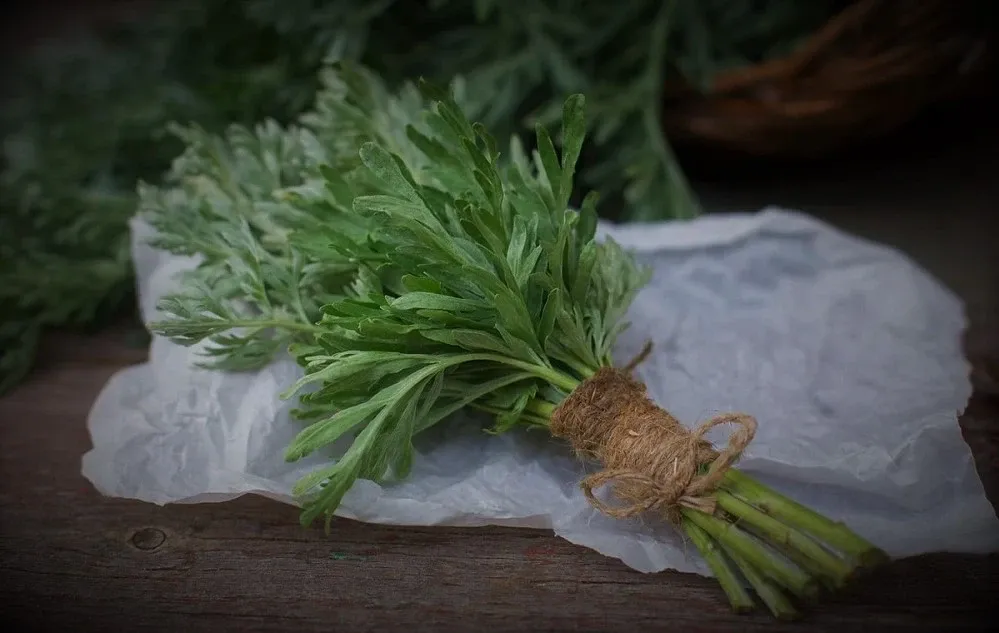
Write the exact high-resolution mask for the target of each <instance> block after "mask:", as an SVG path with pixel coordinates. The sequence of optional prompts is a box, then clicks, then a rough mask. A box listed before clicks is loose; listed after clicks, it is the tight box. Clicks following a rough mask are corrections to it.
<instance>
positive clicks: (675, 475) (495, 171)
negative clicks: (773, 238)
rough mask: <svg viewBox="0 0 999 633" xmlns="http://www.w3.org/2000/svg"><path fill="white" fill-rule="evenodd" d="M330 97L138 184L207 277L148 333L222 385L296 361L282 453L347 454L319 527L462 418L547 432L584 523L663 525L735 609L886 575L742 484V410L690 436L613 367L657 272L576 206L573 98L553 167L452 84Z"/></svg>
mask: <svg viewBox="0 0 999 633" xmlns="http://www.w3.org/2000/svg"><path fill="white" fill-rule="evenodd" d="M324 82H325V87H324V89H323V91H322V92H321V93H320V96H319V98H318V100H317V104H316V107H315V108H314V109H313V111H312V112H310V113H308V114H307V115H306V116H304V117H303V119H302V120H301V121H300V123H299V124H297V125H294V126H286V127H282V126H279V125H278V124H276V123H268V124H264V125H261V126H258V127H257V128H256V129H254V130H250V129H247V128H245V127H239V126H234V127H232V128H231V129H230V130H229V132H228V133H227V134H226V135H225V136H223V137H220V136H214V135H211V134H208V133H206V132H204V131H202V130H198V129H196V128H188V129H185V130H181V131H180V133H181V135H182V137H183V138H184V139H185V141H186V143H187V150H186V152H185V153H184V154H183V155H182V156H181V157H180V158H179V159H178V160H177V161H176V162H175V165H174V169H173V171H172V173H171V178H170V180H169V185H168V186H163V187H150V186H146V187H144V188H143V190H142V200H143V201H142V206H141V216H142V217H143V218H144V219H145V221H147V222H148V223H149V224H150V225H151V226H152V227H154V229H155V236H154V237H153V238H152V243H153V244H154V245H155V246H156V247H157V248H159V249H162V250H166V251H169V252H172V253H175V254H181V255H193V256H195V257H196V258H197V260H198V264H197V266H196V267H195V268H193V269H191V270H190V271H189V272H187V273H185V274H184V275H183V277H182V278H181V279H180V285H179V289H178V290H177V291H176V292H174V293H173V294H171V295H168V296H166V297H164V298H163V299H162V300H161V303H160V311H161V314H162V318H160V319H159V320H157V321H156V322H154V323H151V324H150V328H151V330H152V331H153V332H155V333H157V334H159V335H162V336H165V337H168V338H169V339H171V340H173V341H175V342H177V343H180V344H182V345H189V346H191V345H198V346H199V347H200V348H201V351H202V352H203V353H204V354H205V361H204V364H205V366H206V367H214V368H218V369H222V370H239V369H250V368H254V367H261V366H263V365H264V364H266V363H269V362H270V361H271V360H272V359H273V358H274V357H275V355H277V354H281V353H283V351H284V350H285V349H287V350H288V351H289V352H290V354H291V355H292V356H293V357H294V358H295V359H296V360H297V361H298V363H299V365H300V367H301V369H302V371H303V376H302V377H301V379H300V380H299V381H298V382H297V383H296V384H294V385H291V386H289V389H288V390H287V392H286V393H285V394H283V397H286V398H297V401H298V403H299V407H298V408H297V409H296V411H295V415H296V417H297V418H298V419H300V420H301V423H302V424H303V428H302V430H301V431H300V433H299V434H298V435H297V437H296V438H295V439H294V441H293V442H292V443H291V445H290V446H288V447H287V451H286V458H287V459H288V460H289V461H296V460H299V459H301V458H303V457H304V456H307V455H312V454H316V453H320V454H322V453H324V452H328V451H330V446H331V444H332V443H334V442H335V441H337V440H341V439H350V441H351V443H350V445H349V448H348V449H347V450H346V451H345V452H344V453H343V454H342V455H340V456H339V457H336V458H334V457H331V459H330V463H329V465H328V466H326V467H323V468H320V469H319V470H317V471H315V472H312V473H311V474H309V475H307V476H306V477H304V478H303V479H301V480H300V481H299V482H298V483H297V485H296V486H295V489H294V493H295V495H296V496H297V497H298V498H299V499H300V500H301V503H302V505H303V513H302V522H303V524H305V525H309V524H311V523H312V522H314V521H315V520H316V519H320V518H323V519H325V521H326V526H327V529H330V522H331V520H332V518H333V516H334V513H335V511H336V510H337V508H338V506H339V504H340V502H341V500H342V499H343V497H344V495H345V494H346V493H347V492H348V490H350V489H351V487H352V486H353V485H354V483H355V482H356V481H357V480H358V479H367V480H372V481H377V482H380V483H385V484H391V483H392V482H395V481H400V480H402V479H404V478H406V477H407V476H408V474H409V472H410V469H411V465H412V461H413V455H414V449H413V438H414V437H415V436H416V435H417V434H419V433H421V432H423V431H425V430H426V429H428V428H430V427H432V426H434V425H436V424H439V423H441V422H443V421H445V420H449V419H451V418H452V417H453V416H454V415H455V414H457V413H459V412H473V413H475V414H478V415H484V416H486V417H487V419H488V418H491V419H492V420H493V424H492V425H491V426H490V427H489V429H488V431H489V432H492V433H508V432H521V431H523V430H528V429H533V430H535V431H540V432H546V433H549V434H550V435H551V436H552V437H553V438H556V439H557V440H558V441H559V442H562V443H564V444H565V445H566V446H567V447H570V448H572V449H574V450H575V451H576V453H577V454H578V455H579V457H580V458H581V459H584V460H587V461H590V460H593V461H596V462H597V463H599V465H600V467H601V469H600V470H599V471H598V472H596V473H595V474H593V475H590V476H588V477H586V478H585V479H583V481H582V482H581V485H582V487H583V490H584V492H585V493H586V495H587V497H588V498H589V500H590V502H591V503H592V504H593V506H594V507H596V508H597V509H599V510H600V511H602V512H604V513H606V514H608V515H610V516H613V517H618V518H622V519H623V518H626V517H630V516H636V515H639V514H643V513H649V514H654V515H657V516H660V517H663V518H665V519H666V520H668V521H669V522H670V523H672V524H673V525H674V526H676V527H677V529H679V530H681V531H682V532H683V533H684V534H685V535H686V537H687V538H689V540H690V541H691V542H693V543H694V545H696V547H697V549H698V550H699V551H700V553H701V554H702V555H703V557H704V559H705V560H706V562H707V563H708V565H709V566H710V568H711V569H712V570H713V572H714V575H715V576H716V577H717V579H718V581H719V583H720V585H721V587H722V589H723V590H724V592H725V593H726V594H727V596H728V598H729V600H730V602H731V604H732V606H733V608H734V609H736V610H738V611H747V610H751V609H753V608H754V606H755V604H756V603H755V600H754V598H753V596H752V594H751V592H750V590H751V591H752V592H754V593H755V594H756V596H757V597H758V598H759V600H761V601H762V602H763V603H764V604H765V605H766V606H767V607H768V608H769V609H770V611H771V612H772V613H773V614H775V615H776V616H777V617H780V618H792V617H795V616H797V615H798V614H799V611H798V609H799V606H800V605H801V604H806V603H808V602H809V601H812V600H814V599H816V598H817V597H819V595H820V593H821V591H822V590H823V589H836V588H839V587H842V586H843V585H844V584H845V583H846V582H847V581H848V580H849V579H850V578H851V577H852V576H853V575H854V574H855V573H856V572H858V571H860V570H863V569H865V568H869V567H871V566H875V565H877V564H879V563H881V562H883V561H885V560H886V559H887V557H886V555H885V554H884V553H883V552H882V551H881V550H880V549H878V548H877V547H875V546H874V545H872V544H871V543H869V542H867V541H866V540H864V539H863V538H861V537H860V536H858V535H857V534H855V533H854V532H852V531H851V530H850V529H849V528H848V527H846V526H844V525H842V524H841V523H838V522H836V521H835V520H833V519H830V518H826V517H824V516H821V515H820V514H818V513H816V512H814V511H812V510H810V509H809V508H806V507H804V506H802V505H800V504H798V503H796V502H795V501H793V500H791V499H789V498H787V497H785V496H783V495H781V494H780V493H778V492H777V491H775V490H773V489H771V488H769V487H767V486H765V485H763V484H762V483H760V482H758V481H756V480H754V479H753V478H752V477H750V476H748V475H746V474H744V473H741V472H739V471H738V470H736V469H735V468H734V467H733V465H734V463H735V462H736V461H737V459H738V457H739V455H740V453H741V451H742V450H743V449H744V448H745V447H746V446H747V445H748V444H749V443H750V442H751V441H752V438H753V435H754V432H755V429H756V424H757V422H756V420H755V419H754V418H753V417H752V416H751V415H747V414H741V413H733V414H727V415H722V416H718V417H716V418H712V419H711V420H708V421H707V422H705V423H704V424H701V425H700V426H698V427H697V428H696V429H693V430H691V429H688V428H687V427H685V426H684V425H682V424H681V423H680V422H679V421H677V420H676V419H674V418H673V417H672V416H670V415H669V413H667V412H666V411H665V410H664V409H663V408H661V407H659V406H658V405H657V404H655V403H653V402H652V401H651V400H650V399H649V398H648V396H647V395H646V392H645V387H644V386H643V385H642V384H641V383H639V382H638V381H636V380H635V379H634V378H633V377H632V375H631V372H630V370H631V367H630V366H625V367H616V366H615V364H614V361H613V357H612V356H613V354H612V353H613V351H614V346H615V341H616V338H617V336H618V335H619V333H620V332H621V331H622V330H623V328H624V327H625V326H626V322H625V321H624V319H625V317H626V315H627V312H628V310H629V306H630V304H631V302H632V300H633V298H634V297H635V295H636V293H638V292H639V290H640V289H641V288H642V287H643V285H644V284H645V283H646V282H647V281H648V279H649V274H650V273H649V271H648V270H646V269H644V268H642V267H640V266H639V265H637V263H636V262H635V261H634V260H633V258H632V257H631V255H630V254H629V253H627V252H626V251H624V250H623V249H622V248H620V247H619V246H618V245H617V244H615V243H614V242H613V241H612V240H598V239H597V237H596V228H597V214H596V211H595V202H596V200H595V197H594V196H593V195H587V196H585V197H583V198H582V200H581V201H578V199H576V198H574V196H573V181H574V176H575V172H576V166H577V161H578V159H579V156H580V154H581V152H582V149H583V140H584V136H585V130H586V122H585V117H584V98H583V96H581V95H578V94H577V95H573V96H571V97H569V98H568V99H567V100H566V101H565V102H564V106H563V109H562V115H561V141H562V142H561V148H562V149H561V152H558V151H557V150H556V147H555V143H554V142H553V138H552V136H551V135H550V134H549V132H548V131H547V130H546V128H545V127H543V126H540V125H539V126H538V127H537V129H536V135H535V144H536V149H534V150H532V151H527V150H525V149H524V148H523V146H522V144H521V142H520V141H519V140H518V137H516V136H514V137H512V139H511V141H510V144H509V145H508V146H507V149H506V151H505V152H501V151H500V149H499V145H498V144H497V141H496V139H495V138H494V137H493V136H492V135H490V134H489V133H488V132H487V129H486V128H485V126H483V125H481V124H477V123H476V124H473V123H472V122H471V121H470V120H469V118H468V116H467V115H466V111H465V109H464V106H463V103H464V102H465V100H466V99H467V92H466V91H465V86H464V84H462V83H461V82H460V81H459V82H455V83H454V84H452V85H451V86H450V89H449V90H441V89H437V88H434V87H433V86H431V85H429V84H426V83H421V85H420V87H419V89H417V88H416V87H414V86H411V85H405V86H404V87H403V88H402V89H401V90H400V91H398V92H396V93H393V92H391V91H390V90H389V89H387V88H386V87H385V86H384V85H383V83H382V82H381V81H380V80H379V79H378V78H377V76H375V75H373V74H371V73H370V72H368V71H366V70H365V69H363V68H361V67H349V66H336V67H332V68H330V69H328V70H327V71H326V72H325V73H324ZM576 202H578V204H576ZM638 360H640V359H638ZM636 362H637V361H636ZM277 396H278V395H277V394H275V397H277ZM465 419H469V420H471V419H475V417H474V416H473V417H468V418H465ZM719 425H731V426H734V427H735V430H734V431H733V432H732V434H731V435H730V439H729V443H728V445H727V446H726V447H724V448H722V449H721V450H716V449H715V448H713V447H712V446H711V445H710V444H709V443H708V442H707V441H706V440H705V439H704V436H705V434H706V433H707V432H708V431H709V430H710V429H712V428H714V427H716V426H719ZM605 485H609V486H610V487H611V488H612V489H613V493H614V494H613V496H614V497H615V499H612V500H605V499H602V498H601V497H600V496H599V494H598V492H599V490H600V489H601V488H602V487H604V486H605ZM747 586H748V589H747Z"/></svg>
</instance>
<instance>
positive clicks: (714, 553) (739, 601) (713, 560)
mask: <svg viewBox="0 0 999 633" xmlns="http://www.w3.org/2000/svg"><path fill="white" fill-rule="evenodd" d="M683 530H684V532H686V533H687V536H689V537H690V540H691V541H693V543H694V546H696V547H697V551H698V552H700V553H701V556H702V557H703V558H704V560H705V562H707V564H708V566H709V567H710V568H711V571H713V572H714V574H715V578H717V579H718V584H719V585H721V588H722V591H724V592H725V595H726V596H728V601H729V603H730V604H731V605H732V610H733V611H735V612H736V613H748V612H750V611H752V610H753V609H754V608H755V607H756V604H755V603H754V602H753V597H752V596H750V595H749V592H748V591H746V588H745V587H744V586H743V584H742V582H741V580H740V579H739V577H738V575H737V574H736V572H735V570H734V569H732V565H731V564H729V561H728V560H726V559H725V554H724V553H723V552H722V549H721V547H720V546H719V545H718V543H717V542H715V540H714V539H712V538H711V537H710V536H709V535H708V533H707V532H705V531H704V530H702V529H701V528H699V527H697V525H695V524H694V523H692V522H691V521H689V520H687V519H686V518H684V520H683Z"/></svg>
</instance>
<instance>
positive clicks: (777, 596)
mask: <svg viewBox="0 0 999 633" xmlns="http://www.w3.org/2000/svg"><path fill="white" fill-rule="evenodd" d="M721 548H722V550H723V551H724V552H725V553H726V554H727V555H728V557H729V558H731V559H732V561H733V562H734V563H735V564H736V566H737V567H738V568H739V571H740V572H742V575H743V576H745V577H746V580H748V581H749V584H750V585H751V586H752V587H753V591H754V592H755V593H756V595H757V596H759V597H760V600H762V601H763V603H764V604H765V605H767V608H768V609H770V612H771V613H773V614H774V617H776V618H778V619H780V620H795V619H797V618H798V617H799V616H800V615H801V614H800V613H799V612H798V610H797V609H795V608H794V605H793V604H792V603H791V601H790V600H789V599H788V598H787V596H785V595H784V592H782V591H781V590H780V587H777V586H776V585H775V584H774V583H772V582H770V580H768V579H767V578H766V577H765V576H764V575H763V574H761V573H760V572H759V570H757V569H756V568H755V567H753V566H752V565H750V564H749V562H747V561H746V559H745V558H744V557H742V556H741V555H739V553H738V552H736V551H734V550H732V549H731V548H729V547H726V546H724V545H722V546H721Z"/></svg>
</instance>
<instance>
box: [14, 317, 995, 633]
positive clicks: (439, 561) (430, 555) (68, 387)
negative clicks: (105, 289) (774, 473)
mask: <svg viewBox="0 0 999 633" xmlns="http://www.w3.org/2000/svg"><path fill="white" fill-rule="evenodd" d="M124 338H125V334H123V333H122V332H121V331H119V330H112V331H110V332H108V333H106V334H104V335H102V336H100V337H98V338H96V339H90V340H87V339H82V338H76V337H63V338H61V339H60V340H56V341H50V342H49V345H50V352H51V353H52V354H56V350H58V354H57V355H55V356H54V357H53V356H50V357H49V358H51V359H53V360H50V361H49V362H48V363H47V364H46V366H44V367H43V368H42V369H41V370H40V371H38V372H36V374H35V375H34V376H33V378H32V379H31V380H30V381H29V382H28V383H27V384H25V385H23V386H22V387H21V388H20V389H18V390H17V391H15V392H14V393H13V394H11V395H10V396H8V397H7V398H6V399H3V400H0V429H2V433H3V435H2V440H3V441H2V453H0V454H2V462H0V509H2V515H0V516H2V522H0V574H2V578H3V598H2V608H0V612H2V613H3V614H4V617H5V619H7V620H9V621H10V622H11V623H14V624H17V625H19V626H18V627H17V629H16V630H39V631H42V630H72V631H132V630H152V631H189V632H194V631H222V630H239V631H244V632H245V631H286V630H296V631H330V630H333V631H372V632H374V631H395V630H409V631H464V630H469V631H471V630H490V631H497V632H500V631H509V632H511V633H512V632H515V631H632V630H641V631H666V630H677V631H738V630H740V629H742V630H757V631H764V630H766V631H775V630H776V631H784V630H788V631H836V630H840V629H842V630H849V631H853V630H858V631H859V630H871V631H893V630H905V631H927V632H929V631H944V630H957V631H977V630H982V631H984V630H986V629H987V624H988V623H989V620H990V619H991V616H993V615H995V614H996V606H995V595H996V592H997V591H999V573H997V572H999V556H963V555H961V556H958V555H947V554H941V555H932V556H922V557H918V558H913V559H907V560H902V561H899V562H897V563H895V564H893V565H892V566H890V567H889V568H887V569H885V570H884V571H883V572H881V573H878V574H876V575H874V576H872V577H870V578H867V579H864V580H863V581H861V582H860V583H858V584H857V585H856V586H854V587H852V588H851V589H850V590H849V591H848V592H846V593H844V594H842V595H839V596H835V597H833V598H832V599H830V600H829V601H828V602H826V603H824V604H823V605H821V606H820V607H819V608H818V609H817V610H816V611H814V612H813V613H811V614H810V617H809V619H808V620H806V621H804V622H800V623H795V624H779V623H776V622H774V621H773V620H772V619H771V618H770V617H769V615H767V614H766V613H763V612H760V613H759V614H756V615H750V616H735V615H732V614H731V613H730V612H729V610H728V606H727V603H726V602H725V599H724V597H723V596H722V594H721V592H720V591H719V589H718V587H717V586H716V584H715V582H714V581H713V580H711V579H707V578H702V577H699V576H696V575H688V574H679V573H671V572H664V573H660V574H640V573H637V572H634V571H632V570H630V569H628V568H626V567H625V566H624V565H622V564H621V563H620V562H618V561H616V560H614V559H610V558H607V557H604V556H602V555H600V554H598V553H596V552H593V551H590V550H588V549H585V548H581V547H577V546H575V545H572V544H570V543H568V542H566V541H564V540H561V539H558V538H555V537H553V536H552V535H551V534H550V533H547V532H543V531H536V530H523V529H504V528H469V529H448V528H393V527H385V526H374V525H365V524H360V523H357V522H354V521H348V520H338V521H336V522H335V523H334V526H333V532H332V535H330V536H326V535H324V534H323V532H322V530H321V529H318V528H317V529H308V530H306V529H303V528H301V527H300V526H299V524H298V511H297V509H295V508H293V507H290V506H287V505H283V504H279V503H276V502H272V501H269V500H266V499H262V498H259V497H244V498H241V499H239V500H236V501H232V502H226V503H218V504H200V505H193V506H170V507H159V506H154V505H150V504H144V503H139V502H132V501H127V500H120V499H107V498H104V497H102V496H101V495H99V494H98V493H97V492H95V491H94V490H93V488H92V487H91V486H90V484H89V483H88V482H87V481H85V480H84V479H83V478H82V476H81V475H80V457H81V455H82V454H83V453H84V452H85V451H86V450H87V449H88V448H89V446H90V442H89V437H88V435H87V432H86V428H85V417H86V414H87V411H88V408H89V406H90V404H91V403H92V401H93V398H94V397H95V395H96V394H97V392H98V390H99V389H100V388H101V386H102V385H103V384H104V383H105V381H106V380H107V379H108V378H109V377H110V375H111V374H112V373H113V372H114V371H115V370H116V369H117V368H119V367H122V366H125V365H127V364H130V363H134V362H139V361H141V360H142V359H143V357H144V352H142V351H141V350H136V349H130V348H129V347H127V346H126V345H125V344H124V342H123V341H124ZM962 426H963V427H964V429H965V435H966V437H967V439H968V442H969V444H970V445H971V446H972V447H973V448H974V450H975V453H976V455H977V456H978V457H979V458H980V459H979V468H980V471H981V473H982V476H983V479H984V480H985V481H986V482H987V486H988V488H989V490H990V493H991V496H992V499H993V502H994V500H995V499H996V497H995V494H996V492H997V486H996V483H997V481H999V463H997V461H996V460H995V457H994V456H995V455H996V451H995V448H996V447H997V446H999V405H997V403H996V401H995V400H994V399H991V400H990V399H989V398H986V397H982V396H976V398H975V399H974V401H973V402H972V405H971V406H970V407H969V410H968V412H967V414H966V415H965V416H964V418H963V421H962Z"/></svg>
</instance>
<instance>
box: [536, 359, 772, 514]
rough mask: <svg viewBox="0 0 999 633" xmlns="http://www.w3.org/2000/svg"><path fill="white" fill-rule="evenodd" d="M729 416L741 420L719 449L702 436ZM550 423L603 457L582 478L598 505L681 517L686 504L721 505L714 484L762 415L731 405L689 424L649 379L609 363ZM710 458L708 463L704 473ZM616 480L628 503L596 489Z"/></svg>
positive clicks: (609, 510) (585, 453)
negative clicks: (665, 405)
mask: <svg viewBox="0 0 999 633" xmlns="http://www.w3.org/2000/svg"><path fill="white" fill-rule="evenodd" d="M632 364H633V363H631V364H629V365H632ZM722 424H733V425H736V426H737V427H738V428H737V429H736V430H735V431H734V432H733V433H732V435H731V436H730V437H729V441H728V445H727V446H726V447H725V449H724V450H722V451H716V450H715V449H714V448H712V447H711V444H710V443H708V442H707V441H706V440H704V439H703V438H704V435H705V434H706V433H707V432H708V431H709V430H710V429H712V428H714V427H716V426H719V425H722ZM550 428H551V433H552V434H553V435H555V436H556V437H561V438H563V439H565V440H567V441H568V442H569V443H570V445H571V446H572V447H573V448H574V449H575V451H576V453H577V454H578V455H580V456H581V457H588V458H591V459H595V460H597V461H598V462H600V463H601V464H602V466H603V470H601V471H600V472H597V473H595V474H593V475H590V476H588V477H586V478H585V479H583V481H582V482H581V484H580V485H581V487H582V488H583V492H584V493H585V494H586V498H587V499H588V500H589V502H590V503H591V504H592V505H593V506H594V507H595V508H597V509H598V510H599V511H601V512H603V513H604V514H606V515H608V516H611V517H615V518H626V517H630V516H634V515H636V514H639V513H642V512H647V511H650V510H651V511H657V512H659V513H661V514H662V515H664V516H665V517H666V518H667V519H668V520H670V521H671V522H673V523H674V524H679V522H680V519H681V513H680V509H681V508H682V507H688V508H694V509H696V510H701V511H703V512H708V513H711V512H714V510H715V500H714V495H713V492H714V490H715V488H716V487H717V485H718V484H719V483H720V482H721V479H722V477H723V476H724V475H725V471H726V470H727V469H728V468H729V467H731V466H732V464H733V463H734V462H735V461H736V460H737V459H738V457H739V455H740V454H741V453H742V451H743V450H744V449H745V448H746V446H748V445H749V443H750V442H751V441H752V439H753V436H754V434H755V433H756V419H755V418H753V417H752V416H750V415H746V414H743V413H726V414H722V415H719V416H716V417H713V418H711V419H709V420H707V421H706V422H704V423H703V424H701V425H699V426H698V427H697V428H695V429H693V430H689V429H687V428H686V427H684V426H683V425H681V424H680V422H679V421H677V419H676V418H674V417H673V416H672V415H670V414H669V413H668V412H666V411H665V410H663V409H662V408H660V407H659V406H657V405H656V404H655V403H654V402H652V400H650V399H649V397H648V396H647V395H646V388H645V385H644V384H642V383H641V382H638V381H636V380H634V379H632V378H631V376H630V375H629V374H628V373H627V371H623V370H620V369H615V368H610V367H605V368H603V369H600V370H599V371H598V372H597V373H596V374H595V375H594V376H593V377H591V378H588V379H587V380H585V381H583V383H582V384H580V385H579V386H578V387H577V388H576V389H575V390H574V391H573V392H572V393H571V394H570V395H569V396H568V397H567V398H566V399H565V400H564V401H563V402H562V404H560V405H559V406H558V407H557V408H556V409H555V411H554V413H553V414H552V416H551V427H550ZM704 465H709V466H708V468H707V470H706V471H704V472H703V473H701V474H699V472H698V471H699V470H701V467H702V466H704ZM611 482H613V484H614V493H615V496H616V497H617V498H618V499H619V500H621V501H622V502H624V503H625V504H626V505H624V506H622V507H612V506H610V505H608V504H605V503H604V502H602V501H600V500H599V499H597V498H596V496H595V495H594V490H596V489H597V488H599V487H601V486H603V485H604V484H607V483H611Z"/></svg>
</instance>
